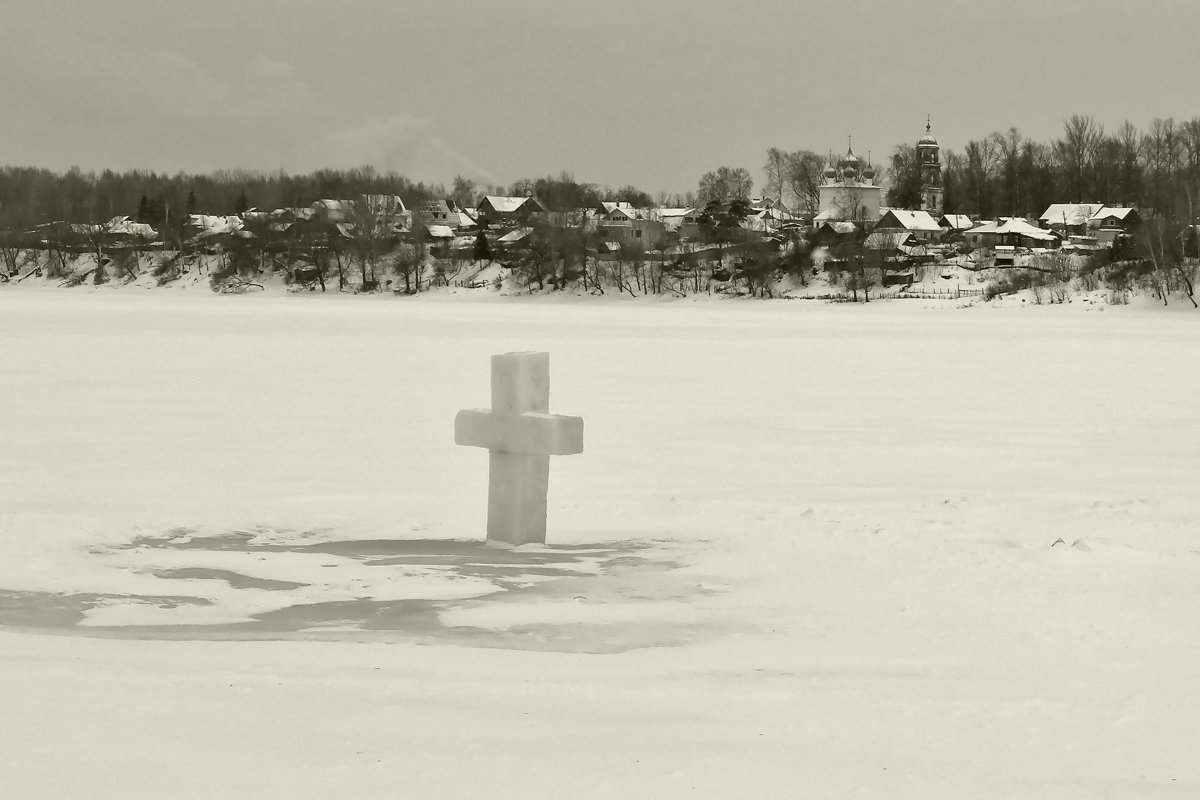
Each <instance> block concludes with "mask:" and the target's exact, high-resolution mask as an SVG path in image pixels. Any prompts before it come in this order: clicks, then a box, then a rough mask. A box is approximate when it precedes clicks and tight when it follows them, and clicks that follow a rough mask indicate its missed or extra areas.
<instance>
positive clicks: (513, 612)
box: [438, 601, 701, 630]
mask: <svg viewBox="0 0 1200 800" xmlns="http://www.w3.org/2000/svg"><path fill="white" fill-rule="evenodd" d="M438 616H439V619H440V620H441V622H442V624H443V625H446V626H448V627H451V628H461V627H469V628H489V629H493V630H497V629H499V630H503V629H508V628H515V627H520V626H523V625H613V624H627V623H636V622H649V621H654V622H681V623H694V622H697V621H699V620H700V617H701V615H700V614H699V613H698V612H697V611H696V609H695V607H693V606H691V605H688V604H686V603H588V602H571V601H568V602H546V603H497V604H493V605H483V606H475V607H456V608H450V609H447V610H445V611H442V612H441V614H439V615H438Z"/></svg>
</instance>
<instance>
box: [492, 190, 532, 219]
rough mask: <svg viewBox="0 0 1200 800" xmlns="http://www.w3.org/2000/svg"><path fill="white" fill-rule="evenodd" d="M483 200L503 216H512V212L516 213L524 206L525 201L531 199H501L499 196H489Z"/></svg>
mask: <svg viewBox="0 0 1200 800" xmlns="http://www.w3.org/2000/svg"><path fill="white" fill-rule="evenodd" d="M483 199H484V202H486V203H487V204H488V205H490V206H491V207H492V209H493V210H494V211H497V212H499V213H501V214H511V213H512V212H514V211H516V210H517V209H518V208H520V207H521V206H522V205H524V204H525V201H526V200H529V199H530V198H528V197H501V196H498V195H492V194H489V195H487V196H486V197H484V198H483Z"/></svg>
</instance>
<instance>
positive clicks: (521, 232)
mask: <svg viewBox="0 0 1200 800" xmlns="http://www.w3.org/2000/svg"><path fill="white" fill-rule="evenodd" d="M531 233H533V228H517V229H516V230H511V231H509V232H508V233H506V234H504V235H503V236H501V237H500V238H499V239H497V240H496V241H497V242H499V243H500V244H513V243H514V242H519V241H521V240H522V239H524V238H525V237H526V236H528V235H529V234H531Z"/></svg>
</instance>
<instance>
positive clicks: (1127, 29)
mask: <svg viewBox="0 0 1200 800" xmlns="http://www.w3.org/2000/svg"><path fill="white" fill-rule="evenodd" d="M1198 74H1200V3H1195V2H1193V1H1192V0H1156V1H1155V2H1143V3H1130V2H1110V0H1090V1H1089V2H1081V1H1079V0H1043V2H1027V1H1026V0H1006V1H1005V2H998V1H996V0H990V1H989V2H974V1H972V2H966V0H943V1H942V2H928V1H927V0H905V1H904V2H895V0H889V1H887V2H876V1H874V0H861V1H860V2H854V1H853V0H848V1H847V2H820V3H808V2H799V1H798V0H793V1H792V2H781V1H777V0H756V1H755V2H747V3H736V2H732V0H716V1H714V0H686V1H679V0H636V1H634V2H627V0H606V2H602V3H601V2H588V3H580V2H570V1H568V0H504V1H500V0H474V1H472V2H465V3H454V4H443V3H430V2H427V1H425V2H410V1H409V0H387V2H365V1H360V2H354V1H353V0H344V1H343V2H336V3H335V2H329V0H316V1H314V0H255V1H254V2H251V1H250V0H237V1H236V2H230V1H228V0H199V1H198V2H179V1H178V0H154V2H144V1H143V2H139V1H138V0H59V2H46V0H34V1H32V2H31V1H30V0H5V3H4V13H3V14H2V15H0V75H2V76H4V77H3V79H0V163H7V164H16V165H33V166H42V167H49V168H52V169H57V170H62V169H66V168H68V167H70V166H72V165H78V166H80V167H81V168H83V169H85V170H99V169H105V168H111V169H128V168H142V169H153V170H157V171H166V172H175V171H179V170H183V171H211V170H218V169H239V168H241V169H258V170H276V169H284V170H287V171H289V172H303V171H308V170H312V169H316V168H319V167H351V166H359V165H363V164H371V165H373V166H375V167H376V168H378V169H380V170H396V171H398V172H401V173H403V174H406V175H408V176H409V177H411V178H413V179H414V180H425V181H433V182H446V183H449V182H450V181H451V180H452V179H453V177H454V176H455V175H457V174H462V175H464V176H467V177H470V178H472V179H473V180H475V181H477V182H479V183H482V184H490V183H503V184H507V183H511V182H512V181H513V180H515V179H517V178H520V177H526V176H539V175H546V174H557V173H559V172H560V171H562V170H567V171H569V172H571V173H573V174H574V175H575V177H576V178H577V179H579V180H585V181H591V182H596V183H599V184H602V185H610V186H619V185H624V184H634V185H636V186H638V187H640V188H642V189H644V190H647V191H649V192H651V193H657V192H659V191H666V192H669V193H677V192H679V193H682V192H687V191H689V190H694V189H695V188H696V184H697V182H698V180H699V177H700V175H702V174H703V173H704V172H706V171H709V170H712V169H715V168H717V167H719V166H722V165H727V166H731V167H745V168H746V169H748V170H750V172H751V174H752V175H753V176H754V178H755V181H756V185H758V186H761V182H762V180H763V175H762V165H763V163H764V161H765V154H766V150H767V148H769V147H780V148H784V149H787V150H795V149H800V148H807V149H810V150H815V151H817V152H819V153H826V152H828V151H830V150H835V151H842V150H844V149H845V147H846V141H847V136H848V135H852V136H853V137H854V138H853V141H854V148H855V151H856V152H859V153H862V154H866V152H867V151H870V154H871V156H872V158H873V160H875V161H876V162H882V161H884V160H885V159H886V157H887V155H888V154H889V153H890V152H891V151H892V149H893V148H894V147H895V146H896V145H897V144H898V143H901V142H914V141H915V140H916V139H917V138H919V137H920V136H921V134H923V133H924V126H925V119H926V115H929V116H930V117H931V118H932V120H933V132H934V134H935V136H937V137H938V140H939V142H940V143H941V144H942V146H943V147H950V148H953V149H961V148H962V147H963V146H964V145H965V143H966V142H967V141H968V140H970V139H973V138H979V137H981V136H983V135H985V134H987V133H989V132H991V131H993V130H1007V129H1008V128H1009V127H1011V126H1016V127H1018V128H1019V129H1020V130H1021V131H1022V132H1023V133H1025V134H1026V135H1028V136H1030V137H1033V138H1036V139H1042V140H1046V139H1050V138H1052V137H1055V136H1057V135H1058V134H1059V133H1060V132H1061V129H1062V120H1063V119H1064V118H1065V117H1067V116H1069V115H1071V114H1073V113H1080V114H1089V115H1092V116H1094V117H1095V118H1096V119H1097V120H1098V121H1099V122H1101V123H1102V124H1104V125H1105V126H1106V127H1107V128H1113V127H1116V126H1117V125H1118V124H1120V123H1121V121H1123V120H1125V119H1129V120H1130V121H1132V122H1134V123H1135V124H1136V125H1138V126H1139V127H1143V126H1145V125H1146V124H1148V123H1149V122H1150V120H1151V119H1153V118H1154V117H1175V118H1176V119H1188V118H1191V117H1194V116H1197V115H1200V86H1197V84H1196V76H1197V75H1198Z"/></svg>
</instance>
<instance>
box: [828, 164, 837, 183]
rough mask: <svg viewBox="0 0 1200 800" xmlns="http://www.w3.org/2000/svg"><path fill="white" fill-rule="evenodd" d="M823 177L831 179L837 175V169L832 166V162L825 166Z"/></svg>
mask: <svg viewBox="0 0 1200 800" xmlns="http://www.w3.org/2000/svg"><path fill="white" fill-rule="evenodd" d="M825 177H826V178H829V179H830V180H833V179H834V178H836V177H837V170H836V169H834V168H833V164H830V165H829V166H827V167H825Z"/></svg>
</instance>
